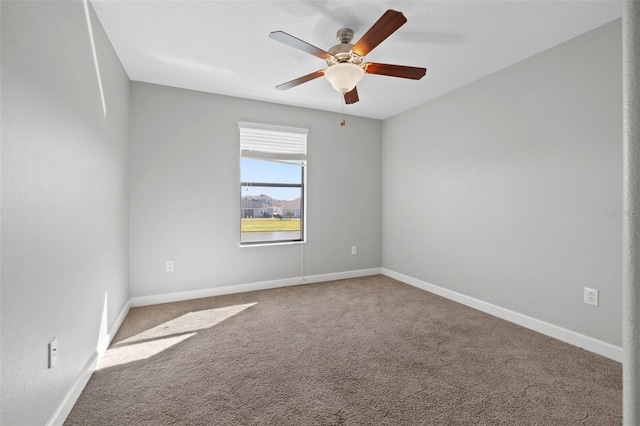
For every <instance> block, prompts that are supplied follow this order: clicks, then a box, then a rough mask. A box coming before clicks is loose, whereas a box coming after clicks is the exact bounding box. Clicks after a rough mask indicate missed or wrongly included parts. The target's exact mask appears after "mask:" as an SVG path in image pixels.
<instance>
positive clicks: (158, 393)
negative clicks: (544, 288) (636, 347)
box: [65, 276, 622, 426]
mask: <svg viewBox="0 0 640 426" xmlns="http://www.w3.org/2000/svg"><path fill="white" fill-rule="evenodd" d="M621 374H622V369H621V365H620V364H619V363H617V362H614V361H611V360H609V359H607V358H604V357H601V356H598V355H595V354H593V353H590V352H587V351H585V350H582V349H579V348H577V347H574V346H570V345H568V344H565V343H562V342H560V341H558V340H555V339H552V338H549V337H546V336H543V335H541V334H538V333H536V332H533V331H530V330H527V329H525V328H522V327H519V326H517V325H514V324H512V323H509V322H506V321H503V320H500V319H498V318H495V317H492V316H490V315H487V314H484V313H482V312H479V311H476V310H473V309H471V308H468V307H465V306H463V305H460V304H457V303H455V302H451V301H449V300H446V299H443V298H441V297H438V296H435V295H433V294H430V293H427V292H424V291H422V290H419V289H416V288H413V287H411V286H408V285H406V284H403V283H400V282H398V281H395V280H392V279H390V278H387V277H384V276H373V277H365V278H357V279H350V280H342V281H334V282H328V283H321V284H311V285H303V286H296V287H287V288H281V289H274V290H265V291H257V292H251V293H243V294H236V295H229V296H219V297H211V298H205V299H198V300H192V301H186V302H177V303H170V304H164V305H156V306H149V307H142V308H134V309H131V311H130V313H129V315H128V316H127V318H126V320H125V322H124V324H123V325H122V327H121V329H120V331H119V332H118V334H117V336H116V337H115V339H114V342H113V344H112V345H111V347H110V349H109V351H108V352H107V354H106V355H105V357H104V359H103V362H102V364H101V365H100V369H99V370H98V371H96V372H95V373H94V374H93V376H92V378H91V379H90V381H89V383H88V384H87V386H86V388H85V389H84V391H83V392H82V395H81V396H80V398H79V400H78V401H77V403H76V405H75V406H74V408H73V410H72V411H71V413H70V415H69V417H68V418H67V421H66V422H65V425H67V426H69V425H92V426H98V425H254V424H263V425H341V424H360V425H369V424H371V425H510V426H511V425H563V426H564V425H606V426H611V425H619V424H621V423H622V420H621V416H622V409H621V390H622V377H621Z"/></svg>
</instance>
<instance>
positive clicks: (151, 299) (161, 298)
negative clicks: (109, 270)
mask: <svg viewBox="0 0 640 426" xmlns="http://www.w3.org/2000/svg"><path fill="white" fill-rule="evenodd" d="M378 274H380V268H370V269H359V270H355V271H345V272H334V273H330V274H320V275H308V276H305V277H294V278H283V279H279V280H271V281H259V282H254V283H247V284H236V285H228V286H223V287H211V288H205V289H201V290H190V291H180V292H175V293H164V294H156V295H151V296H137V297H132V298H131V300H130V302H131V306H132V307H138V306H148V305H157V304H160V303H170V302H180V301H182V300H192V299H200V298H203V297H212V296H223V295H225V294H234V293H246V292H248V291H256V290H268V289H271V288H279V287H289V286H293V285H301V284H312V283H319V282H325V281H334V280H343V279H347V278H357V277H365V276H368V275H378Z"/></svg>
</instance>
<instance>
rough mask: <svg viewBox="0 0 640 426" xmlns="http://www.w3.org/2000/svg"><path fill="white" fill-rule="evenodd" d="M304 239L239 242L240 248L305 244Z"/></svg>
mask: <svg viewBox="0 0 640 426" xmlns="http://www.w3.org/2000/svg"><path fill="white" fill-rule="evenodd" d="M306 243H307V242H306V241H282V242H273V243H267V242H265V243H251V244H242V243H240V247H241V248H245V247H269V246H290V245H296V244H306Z"/></svg>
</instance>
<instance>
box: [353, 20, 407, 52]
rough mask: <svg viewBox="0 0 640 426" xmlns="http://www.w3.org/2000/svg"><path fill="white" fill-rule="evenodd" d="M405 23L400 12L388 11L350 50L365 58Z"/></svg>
mask: <svg viewBox="0 0 640 426" xmlns="http://www.w3.org/2000/svg"><path fill="white" fill-rule="evenodd" d="M405 22H407V18H405V17H404V15H403V14H402V12H398V11H396V10H392V9H389V10H387V11H386V12H385V13H384V14H383V15H382V16H381V17H380V19H378V21H377V22H376V23H375V24H373V26H372V27H371V28H369V31H367V32H366V33H365V34H364V35H363V36H362V38H360V40H358V42H357V43H356V44H355V45H354V46H353V49H351V50H352V51H353V52H354V53H356V54H358V55H360V56H365V55H366V54H367V53H369V52H371V51H372V50H373V49H374V48H375V47H376V46H377V45H379V44H380V43H382V42H383V41H384V40H385V39H386V38H387V37H389V36H390V35H391V34H393V33H394V32H395V31H396V30H397V29H398V28H400V27H401V26H403V25H404V24H405Z"/></svg>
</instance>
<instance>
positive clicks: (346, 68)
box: [324, 62, 364, 94]
mask: <svg viewBox="0 0 640 426" xmlns="http://www.w3.org/2000/svg"><path fill="white" fill-rule="evenodd" d="M324 76H325V78H326V79H327V80H328V81H329V83H331V86H333V88H334V89H336V90H337V91H338V92H340V93H342V94H344V93H347V92H350V91H351V90H353V88H354V87H356V84H358V82H359V81H360V80H361V79H362V77H364V70H363V69H362V67H360V66H358V65H355V64H351V63H348V62H344V63H340V64H335V65H332V66H330V67H329V68H327V69H326V70H325V72H324Z"/></svg>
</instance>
